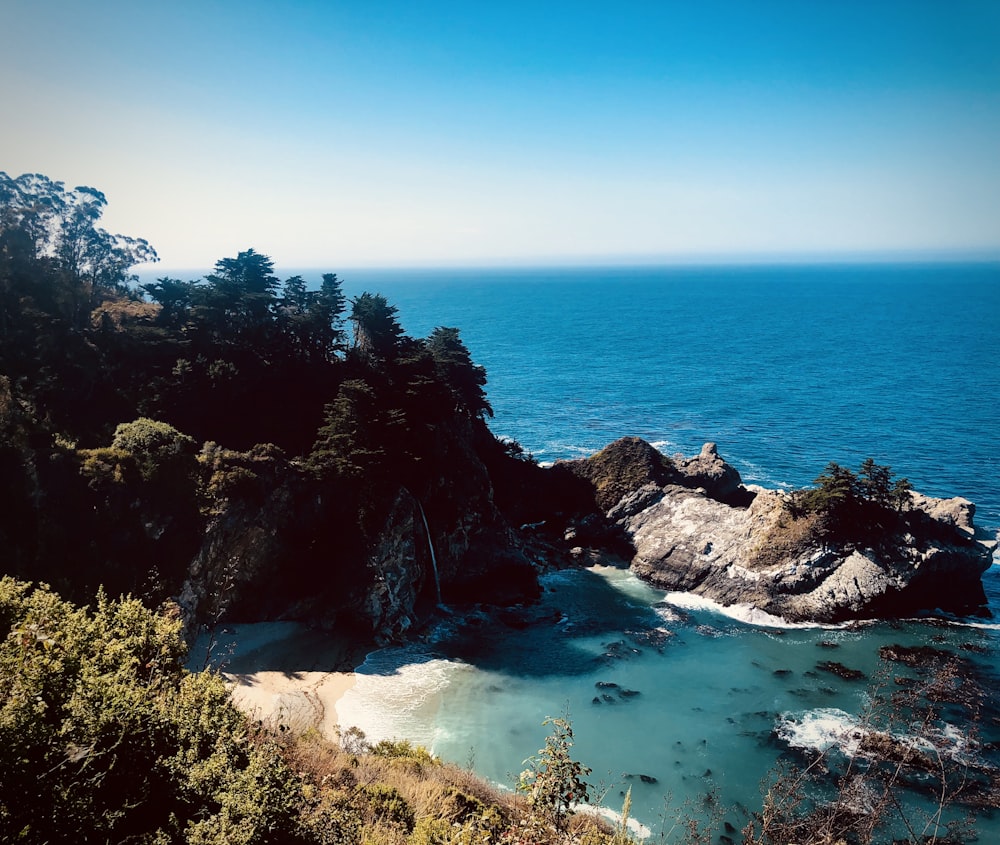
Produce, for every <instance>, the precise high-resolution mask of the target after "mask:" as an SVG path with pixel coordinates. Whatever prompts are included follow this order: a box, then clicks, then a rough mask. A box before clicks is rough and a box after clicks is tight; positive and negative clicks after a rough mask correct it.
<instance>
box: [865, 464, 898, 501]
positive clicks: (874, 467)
mask: <svg viewBox="0 0 1000 845" xmlns="http://www.w3.org/2000/svg"><path fill="white" fill-rule="evenodd" d="M858 487H859V490H860V493H861V495H862V497H864V498H865V499H867V500H868V501H869V502H874V503H875V504H877V505H881V506H882V507H889V505H890V503H891V501H892V470H891V469H890V468H889V467H887V466H882V465H881V464H877V463H875V460H874V459H873V458H865V460H864V462H862V464H861V468H860V470H859V472H858Z"/></svg>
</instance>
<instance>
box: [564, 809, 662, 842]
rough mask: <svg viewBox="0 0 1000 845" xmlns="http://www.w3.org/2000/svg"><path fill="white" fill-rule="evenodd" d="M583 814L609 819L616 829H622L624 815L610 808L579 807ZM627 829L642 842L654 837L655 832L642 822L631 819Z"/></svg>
mask: <svg viewBox="0 0 1000 845" xmlns="http://www.w3.org/2000/svg"><path fill="white" fill-rule="evenodd" d="M575 809H576V810H577V811H579V812H581V813H593V814H594V815H596V816H600V817H601V818H603V819H607V820H608V821H609V822H611V823H612V824H613V825H614V826H615V827H616V828H618V827H621V824H622V814H621V813H619V812H616V811H615V810H612V809H611V808H610V807H603V806H601V805H598V806H596V807H588V806H587V805H585V804H584V805H577V807H576V808H575ZM626 827H627V828H628V829H629V831H631V833H632V835H633V836H634V837H635V838H636V839H639V840H640V841H641V840H645V839H649V837H650V836H652V835H653V831H652V830H651V829H650V828H648V827H646V825H644V824H643V823H642V822H640V821H638V820H637V819H633V818H630V819H629V820H628V822H627V823H626Z"/></svg>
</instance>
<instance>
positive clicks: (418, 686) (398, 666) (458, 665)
mask: <svg viewBox="0 0 1000 845" xmlns="http://www.w3.org/2000/svg"><path fill="white" fill-rule="evenodd" d="M469 669H470V667H469V666H468V664H465V663H463V662H461V661H457V660H448V659H445V658H442V657H439V656H436V655H434V654H431V653H428V652H425V651H421V650H419V649H417V648H410V647H407V648H387V649H380V650H378V651H374V652H372V653H371V654H369V655H368V657H367V658H366V659H365V662H364V663H363V664H362V665H361V666H359V667H358V669H357V670H356V673H355V677H356V682H355V684H354V686H353V687H352V688H351V689H350V690H348V691H347V692H346V693H345V694H344V695H343V696H342V697H341V699H340V700H339V701H338V702H337V721H338V724H339V725H340V726H341V728H349V727H356V728H360V729H361V730H362V731H364V733H365V736H366V738H367V739H368V741H369V742H379V741H381V740H383V739H404V738H405V739H407V740H410V741H411V742H413V743H415V744H417V745H423V746H425V747H427V748H432V747H433V745H434V742H435V740H436V739H437V731H436V730H435V729H434V728H433V727H431V726H432V725H433V724H434V721H435V720H434V714H435V713H436V712H437V709H438V707H439V706H440V703H441V694H442V693H443V691H444V690H445V689H446V688H447V687H448V685H449V684H450V683H451V682H452V681H453V679H454V678H455V676H456V674H458V673H461V672H466V671H469Z"/></svg>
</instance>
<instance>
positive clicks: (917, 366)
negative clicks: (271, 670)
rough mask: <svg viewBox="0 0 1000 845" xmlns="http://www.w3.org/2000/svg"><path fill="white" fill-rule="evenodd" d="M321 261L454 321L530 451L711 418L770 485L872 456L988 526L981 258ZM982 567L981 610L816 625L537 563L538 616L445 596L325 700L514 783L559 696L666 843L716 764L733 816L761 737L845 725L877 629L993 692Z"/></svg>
mask: <svg viewBox="0 0 1000 845" xmlns="http://www.w3.org/2000/svg"><path fill="white" fill-rule="evenodd" d="M342 276H343V278H344V280H345V290H346V292H347V293H348V294H349V295H356V294H358V293H360V292H362V291H364V290H368V291H373V292H379V293H382V294H384V295H385V296H386V297H387V298H388V299H389V301H390V302H391V303H393V304H394V305H396V306H397V307H398V309H399V317H400V320H401V322H402V324H403V326H404V328H405V329H406V330H407V332H408V333H410V334H412V335H414V336H425V335H426V334H428V333H429V332H430V331H431V330H432V329H433V328H434V327H435V326H439V325H446V326H457V327H459V328H460V329H461V332H462V337H463V339H464V340H465V343H466V345H467V346H468V347H469V349H470V350H471V352H472V355H473V358H474V359H475V360H476V361H477V363H480V364H482V365H484V366H485V367H486V370H487V372H488V376H489V382H488V385H487V391H488V396H489V400H490V402H491V404H492V406H493V409H494V411H495V418H494V419H493V421H492V427H493V430H494V431H495V432H496V433H498V434H500V435H504V436H508V437H512V438H514V439H516V440H517V441H518V442H520V443H521V444H522V445H523V446H524V447H525V449H527V450H529V451H530V452H531V453H533V454H534V455H535V457H536V458H538V459H539V460H541V461H553V460H558V459H562V458H572V457H578V456H581V455H586V454H589V453H592V452H594V451H596V450H597V449H599V448H601V447H602V446H604V445H606V444H607V443H609V442H611V441H612V440H614V439H616V438H618V437H622V436H625V435H638V436H641V437H644V438H646V439H648V440H650V441H651V442H654V443H655V444H656V445H657V446H658V447H659V448H661V449H662V450H663V451H665V452H667V453H668V454H672V453H675V452H683V453H685V454H692V453H695V452H697V451H698V450H699V449H700V447H701V445H702V443H704V442H706V441H714V442H716V443H717V444H718V447H719V451H720V453H721V454H722V455H723V457H725V458H726V459H727V460H728V461H730V462H731V463H732V464H734V465H735V466H736V467H737V468H738V469H739V471H740V473H741V474H742V476H743V478H744V480H745V481H746V482H753V483H759V484H764V485H767V486H782V487H787V486H802V485H806V484H809V483H811V481H812V479H814V478H815V477H816V476H817V475H818V474H819V473H820V472H821V470H822V469H823V467H824V466H825V465H826V463H827V462H829V461H831V460H835V461H837V462H839V463H841V464H844V465H847V466H850V467H856V466H857V465H858V464H860V462H861V461H862V460H864V459H865V458H866V457H869V456H871V457H873V458H874V459H875V460H876V461H877V462H879V463H882V464H889V465H890V466H892V468H893V470H894V471H895V473H896V474H897V475H900V476H906V477H908V478H909V479H910V480H911V482H912V483H913V484H914V486H915V487H916V488H917V489H918V490H920V491H922V492H924V493H927V494H930V495H935V496H964V497H967V498H969V499H971V500H972V501H974V502H975V503H976V504H977V507H978V510H977V517H976V519H977V523H978V524H979V525H980V526H982V527H983V528H985V529H986V530H987V532H988V533H990V534H995V533H996V531H997V529H998V528H1000V483H998V481H997V479H998V475H1000V472H998V471H1000V404H998V399H1000V326H998V323H997V319H998V317H1000V265H996V264H993V265H965V266H961V265H924V266H918V265H872V266H861V265H857V266H847V265H844V266H809V267H800V266H776V267H765V266H753V267H721V266H720V267H685V268H645V267H644V268H591V269H579V270H570V269H538V270H527V269H525V270H447V271H429V270H427V271H424V270H421V271H375V270H358V271H349V272H346V273H343V274H342ZM984 581H985V584H986V587H987V591H988V594H989V597H990V600H991V604H992V606H993V609H994V611H995V612H996V613H997V614H998V615H997V617H996V618H995V619H994V620H992V621H985V622H983V621H981V620H980V621H977V620H958V621H954V622H951V623H947V624H942V623H937V622H930V621H921V620H913V621H909V622H906V623H903V624H899V623H895V624H872V625H866V626H862V627H858V628H849V629H821V628H794V627H783V626H780V625H773V624H772V625H767V626H760V625H751V624H747V622H746V621H743V620H740V619H735V618H732V617H731V616H727V615H725V614H724V613H722V612H720V610H719V609H718V608H714V607H711V606H709V605H706V604H705V603H703V602H697V601H694V600H692V599H691V598H690V597H685V596H678V595H669V596H665V595H664V594H663V593H662V592H658V591H656V590H653V589H652V588H650V587H648V586H647V585H645V584H642V583H641V582H639V581H638V580H637V579H635V578H634V577H633V576H631V575H630V574H628V573H627V572H622V571H620V570H613V569H594V570H587V571H582V572H565V573H557V574H554V575H550V576H546V578H545V583H544V587H545V590H544V593H543V599H542V606H541V608H540V610H539V619H540V620H541V621H537V622H535V623H533V624H527V625H524V624H507V623H505V622H504V621H503V619H491V618H486V617H479V616H476V615H475V614H473V615H472V616H469V617H459V616H456V615H452V616H444V617H443V618H442V619H441V621H440V622H439V623H438V624H437V625H436V626H435V627H434V628H432V629H431V631H430V632H429V633H428V634H427V636H426V637H425V638H424V640H423V641H421V642H418V643H415V644H413V645H410V646H407V647H405V648H390V649H383V650H380V651H377V652H374V653H373V654H371V655H369V657H368V659H367V660H366V661H365V664H364V665H363V666H361V667H359V669H358V683H357V685H356V686H355V688H354V689H353V690H352V691H351V692H349V693H348V694H347V695H346V696H345V697H344V698H343V699H342V700H341V702H340V703H339V704H338V716H339V718H340V721H341V724H342V725H345V726H346V725H358V726H360V727H362V728H363V729H364V730H365V731H366V732H367V733H368V734H369V736H370V737H371V738H372V739H378V738H382V737H389V736H397V737H407V738H410V739H412V740H414V741H416V742H420V743H423V744H425V745H427V746H429V747H431V748H432V749H433V751H434V752H435V753H437V754H440V755H441V756H443V757H445V758H446V759H449V760H452V761H455V762H458V763H469V764H471V765H472V766H473V767H474V768H475V769H476V770H477V771H478V772H480V773H481V774H483V775H485V776H487V777H489V778H491V779H493V780H495V781H496V782H498V783H500V784H504V785H507V786H512V785H513V783H514V782H515V780H516V775H517V773H518V772H520V771H521V769H522V768H523V766H522V762H523V761H524V760H525V758H527V757H529V756H530V755H532V754H534V753H535V752H536V750H537V749H539V748H540V747H541V744H542V741H543V738H544V736H545V734H546V731H547V729H546V728H544V727H542V725H541V723H542V720H543V719H545V718H546V717H547V716H556V715H560V714H562V713H563V712H564V711H567V710H568V711H569V713H570V716H571V717H572V720H573V723H574V726H575V729H576V735H577V746H576V748H575V749H574V751H575V752H576V756H577V757H578V758H579V759H581V760H583V761H584V762H586V763H587V764H588V765H589V766H590V767H591V768H592V769H593V770H594V772H593V775H592V777H591V780H592V781H593V782H595V783H601V784H603V791H604V792H605V803H606V804H607V805H608V806H611V807H615V806H620V802H621V793H622V792H623V791H624V790H625V789H626V788H627V787H628V786H631V787H632V789H633V799H634V805H633V813H634V815H635V816H636V818H638V820H639V821H640V822H642V823H643V824H644V825H646V826H647V827H648V828H649V829H650V830H651V831H653V833H654V834H658V833H662V834H664V839H665V841H668V842H669V841H673V840H672V838H671V836H670V835H669V834H668V831H669V829H670V822H669V819H670V817H671V815H672V813H673V812H674V811H676V810H678V809H682V808H683V807H684V806H685V805H688V806H695V807H699V806H704V804H703V796H704V795H705V793H706V791H708V790H711V789H714V790H716V792H717V796H718V801H719V804H720V806H724V807H725V808H726V811H725V817H726V820H727V821H729V822H730V823H731V824H733V825H735V826H736V827H737V828H739V827H741V826H742V824H743V823H744V821H745V819H746V815H745V814H746V812H747V811H748V810H750V809H752V808H754V807H755V806H758V807H759V804H760V792H759V782H760V780H761V779H762V778H763V777H765V775H767V773H768V771H769V769H770V768H771V767H772V766H773V765H774V763H775V762H776V761H777V760H778V759H779V758H780V757H781V756H782V755H787V754H794V752H795V748H796V747H804V746H809V747H823V746H824V745H825V744H829V743H831V742H833V741H834V739H835V738H836V737H838V736H842V735H843V734H844V732H845V731H849V730H850V729H851V728H852V727H853V725H854V721H853V720H854V719H855V718H856V717H857V716H858V714H859V713H860V712H861V711H862V710H863V709H864V707H865V705H866V703H867V702H868V701H869V700H870V698H869V696H870V689H871V686H870V684H871V682H872V679H873V678H876V677H877V676H878V648H879V646H881V645H885V644H889V643H902V644H910V645H912V644H926V643H933V644H934V645H936V646H937V647H940V648H952V649H955V650H957V651H959V652H960V653H962V654H963V655H964V656H966V657H968V658H969V659H971V660H973V661H975V662H976V663H977V665H978V666H979V667H980V670H981V671H982V672H983V673H985V676H986V678H987V684H988V685H989V686H990V687H991V688H993V689H994V690H995V691H998V692H1000V682H998V681H997V676H996V673H995V669H994V664H995V662H996V658H997V652H998V648H1000V630H998V625H997V624H996V622H997V620H998V619H1000V566H994V567H993V568H992V569H991V570H990V571H989V572H988V573H987V574H986V576H985V578H984ZM823 660H836V661H838V662H841V663H843V664H845V665H847V666H850V667H852V668H856V669H859V670H861V671H863V672H864V673H865V675H866V676H867V678H868V681H860V682H859V681H846V680H842V679H841V678H839V677H837V676H835V675H832V674H829V673H828V672H824V671H823V670H822V669H821V668H819V667H818V664H819V663H820V662H821V661H823ZM612 684H613V685H616V686H610V685H612ZM625 690H630V691H633V692H636V693H638V694H636V695H629V694H625V692H624V691H625ZM995 728H996V726H993V728H992V729H994V730H995ZM963 731H964V726H957V727H956V729H955V730H954V731H953V733H952V734H951V735H950V738H951V740H952V741H953V742H952V744H953V745H954V746H960V745H961V742H962V739H963V735H964V734H963ZM988 738H990V739H994V740H995V739H997V737H992V736H991V737H988ZM959 750H961V749H960V748H959ZM640 775H645V776H646V778H645V779H643V778H642V777H640ZM629 776H631V777H629ZM978 822H979V825H980V829H981V832H982V833H981V840H980V841H982V842H1000V819H998V818H994V817H992V816H989V815H986V814H982V813H980V818H979V819H978Z"/></svg>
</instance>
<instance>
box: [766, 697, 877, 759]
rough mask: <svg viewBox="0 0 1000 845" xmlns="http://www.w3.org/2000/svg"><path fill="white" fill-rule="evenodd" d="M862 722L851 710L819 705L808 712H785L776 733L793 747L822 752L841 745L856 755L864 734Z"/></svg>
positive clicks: (851, 754) (846, 750) (852, 754)
mask: <svg viewBox="0 0 1000 845" xmlns="http://www.w3.org/2000/svg"><path fill="white" fill-rule="evenodd" d="M859 725H860V723H859V722H858V720H857V719H856V718H855V717H854V716H852V715H851V714H850V713H846V712H844V711H843V710H838V709H837V708H836V707H820V708H817V709H816V710H807V711H806V712H805V713H782V714H781V716H780V717H779V718H778V724H777V726H776V727H775V733H777V735H778V738H779V739H781V740H782V741H783V742H786V743H788V745H789V746H790V747H791V748H808V749H812V750H814V751H820V752H823V751H829V750H830V749H831V748H839V749H840V750H841V751H843V752H844V753H845V754H848V755H849V756H854V754H856V753H857V750H858V747H859V746H860V745H861V739H862V737H863V735H864V734H863V732H862V731H861V729H860V727H859Z"/></svg>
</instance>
